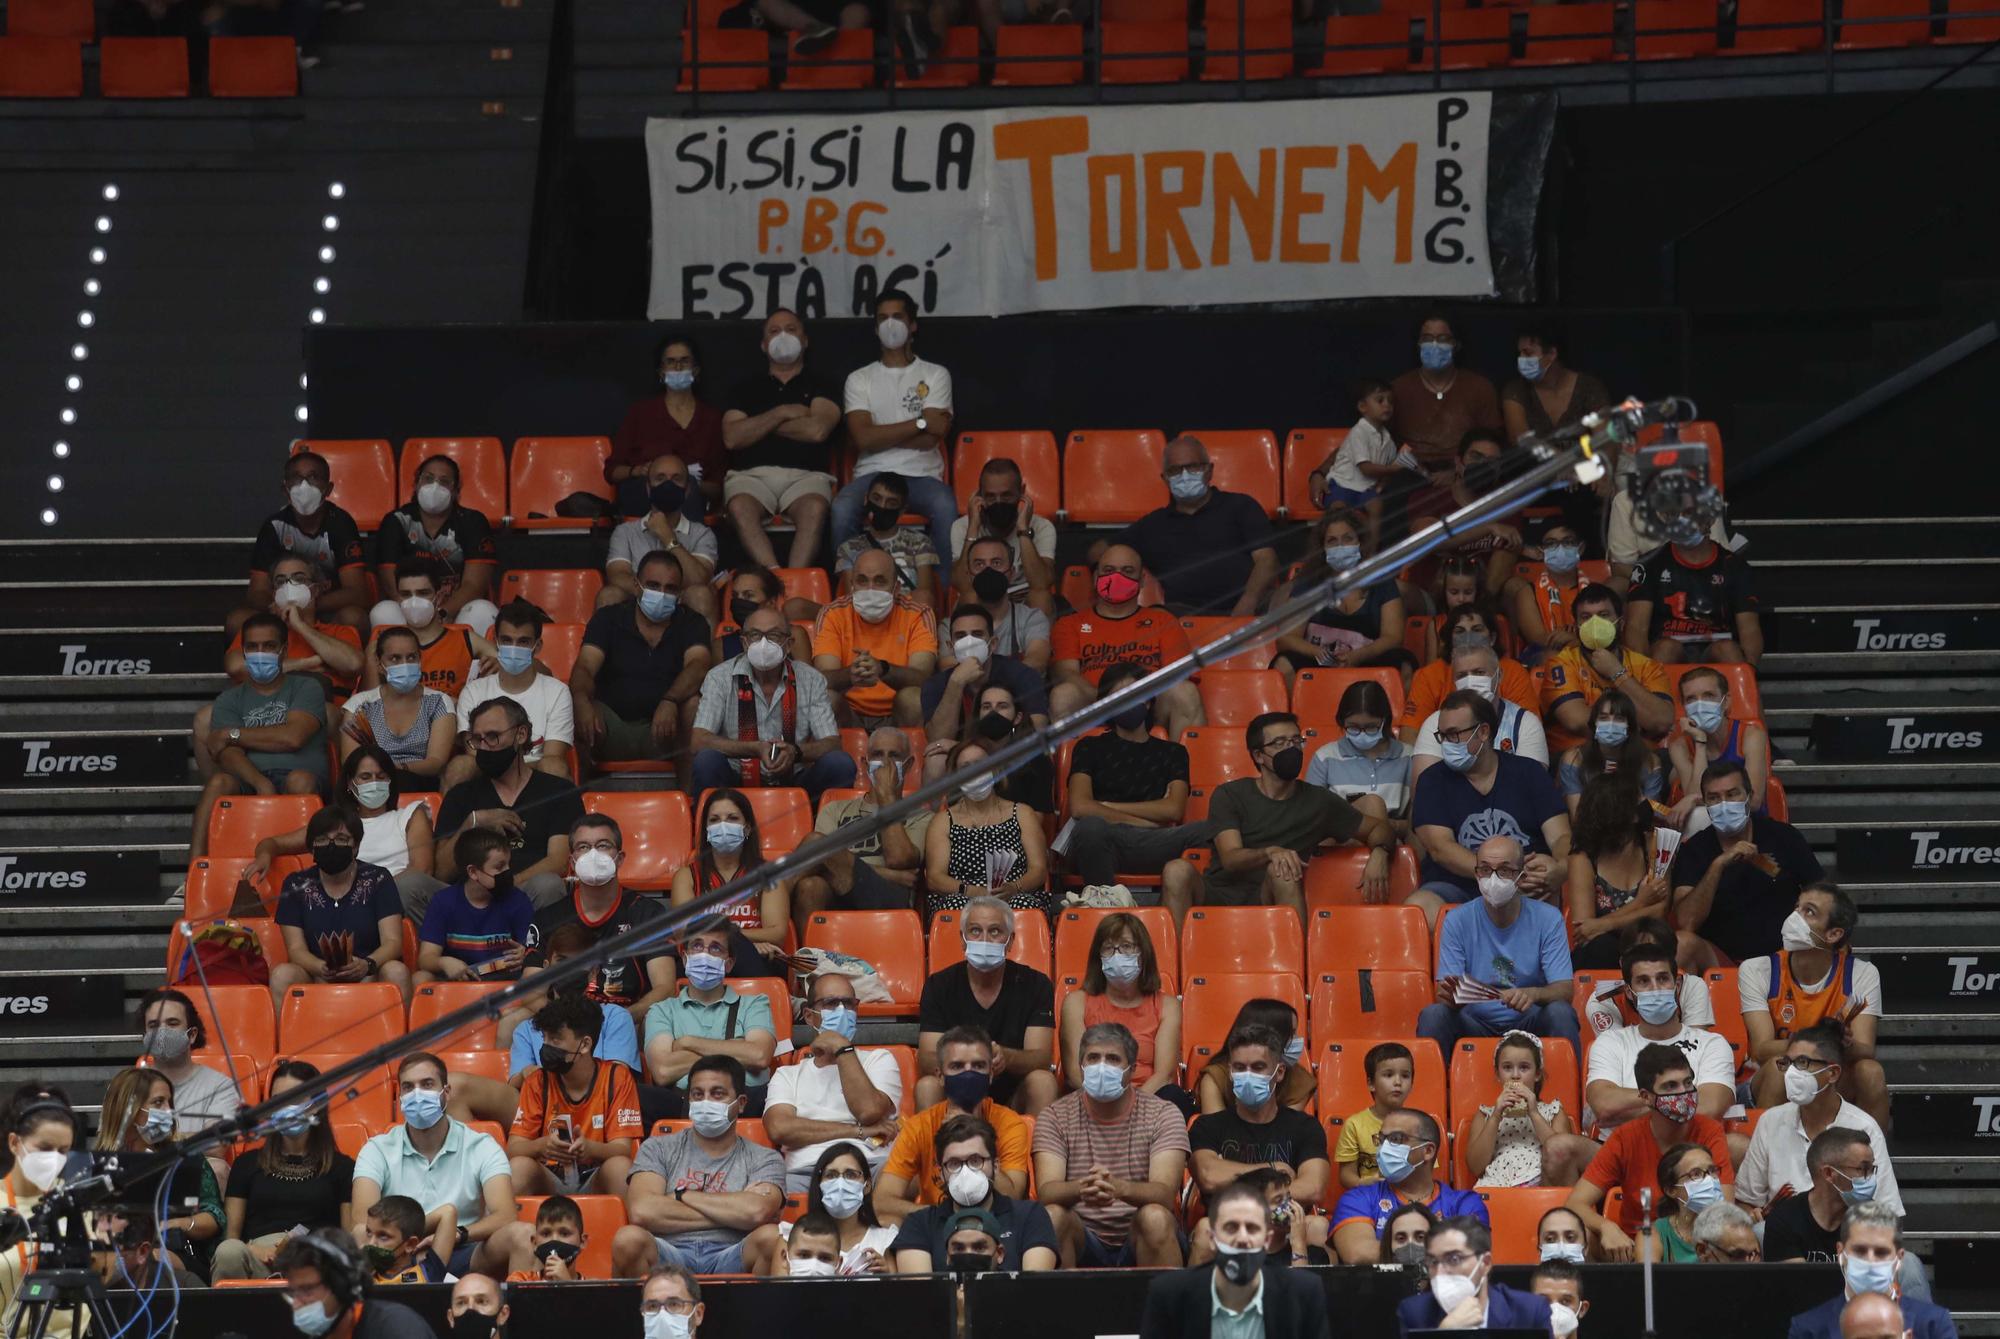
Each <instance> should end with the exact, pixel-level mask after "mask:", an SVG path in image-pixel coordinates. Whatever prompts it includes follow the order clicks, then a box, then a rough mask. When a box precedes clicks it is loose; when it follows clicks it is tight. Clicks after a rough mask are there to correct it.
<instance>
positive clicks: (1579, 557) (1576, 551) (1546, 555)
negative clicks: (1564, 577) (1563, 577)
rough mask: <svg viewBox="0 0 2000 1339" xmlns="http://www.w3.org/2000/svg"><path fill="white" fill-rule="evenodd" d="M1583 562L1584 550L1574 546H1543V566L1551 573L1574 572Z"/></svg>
mask: <svg viewBox="0 0 2000 1339" xmlns="http://www.w3.org/2000/svg"><path fill="white" fill-rule="evenodd" d="M1581 561H1583V550H1582V549H1580V548H1578V547H1577V546H1576V545H1574V544H1545V545H1543V546H1542V564H1543V565H1544V566H1545V567H1547V568H1548V569H1549V570H1550V571H1551V572H1574V571H1575V570H1576V565H1577V564H1578V563H1579V562H1581Z"/></svg>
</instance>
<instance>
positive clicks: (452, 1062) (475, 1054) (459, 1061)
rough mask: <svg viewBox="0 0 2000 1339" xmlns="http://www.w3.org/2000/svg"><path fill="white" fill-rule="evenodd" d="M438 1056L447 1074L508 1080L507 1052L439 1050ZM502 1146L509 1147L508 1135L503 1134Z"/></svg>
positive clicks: (501, 1081) (502, 1081) (495, 1080)
mask: <svg viewBox="0 0 2000 1339" xmlns="http://www.w3.org/2000/svg"><path fill="white" fill-rule="evenodd" d="M436 1054H437V1058H438V1059H440V1060H442V1061H444V1068H445V1073H446V1074H476V1075H478V1076H479V1077H480V1078H482V1079H491V1080H493V1081H494V1082H495V1083H505V1082H506V1081H507V1052H505V1051H500V1050H489V1051H438V1052H437V1053H436ZM499 1139H500V1147H502V1148H505V1147H507V1136H506V1135H504V1134H503V1135H501V1136H499Z"/></svg>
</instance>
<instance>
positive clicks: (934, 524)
mask: <svg viewBox="0 0 2000 1339" xmlns="http://www.w3.org/2000/svg"><path fill="white" fill-rule="evenodd" d="M903 477H904V480H905V481H906V482H907V483H908V484H909V485H910V500H909V502H908V504H907V506H908V509H909V510H911V511H914V512H922V513H923V517H924V519H925V520H926V521H927V522H929V523H930V533H931V547H932V548H935V549H936V550H937V551H938V560H939V561H940V562H942V563H944V564H945V565H946V566H947V567H949V566H950V565H951V523H952V522H953V521H955V520H957V519H958V494H956V493H954V492H952V491H951V485H950V484H948V483H946V482H945V481H944V480H942V479H927V478H922V477H919V476H916V475H905V476H903ZM873 482H875V476H874V474H873V473H869V474H860V475H856V476H855V479H854V482H853V483H851V484H849V485H847V487H845V488H843V489H841V490H840V491H839V492H838V493H836V494H834V496H833V547H834V548H836V549H837V548H839V547H840V546H841V544H842V543H844V542H845V541H847V540H849V539H852V538H853V537H854V536H856V535H858V534H860V533H861V509H862V508H863V507H865V506H866V505H867V504H868V485H869V484H871V483H873Z"/></svg>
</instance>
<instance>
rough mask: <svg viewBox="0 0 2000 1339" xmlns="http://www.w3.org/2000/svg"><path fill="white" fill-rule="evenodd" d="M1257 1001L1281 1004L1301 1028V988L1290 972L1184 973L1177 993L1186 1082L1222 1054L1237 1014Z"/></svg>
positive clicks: (1303, 1001) (1303, 1018) (1303, 1002)
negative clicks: (1182, 985)
mask: <svg viewBox="0 0 2000 1339" xmlns="http://www.w3.org/2000/svg"><path fill="white" fill-rule="evenodd" d="M1257 999H1273V1000H1283V1001H1284V1002H1285V1003H1286V1004H1289V1005H1291V1006H1292V1007H1293V1008H1294V1009H1296V1010H1298V1014H1299V1027H1300V1029H1301V1030H1302V1031H1303V1029H1304V1028H1305V1026H1306V992H1305V985H1304V983H1303V982H1302V981H1301V980H1300V979H1299V977H1297V976H1296V975H1294V974H1292V973H1291V972H1230V973H1219V974H1216V975H1213V976H1198V975H1196V974H1195V973H1193V972H1189V973H1188V978H1187V986H1186V988H1185V989H1183V990H1182V992H1181V1044H1182V1045H1183V1046H1184V1047H1186V1049H1187V1067H1188V1069H1187V1072H1188V1077H1189V1078H1190V1079H1192V1078H1193V1077H1194V1076H1195V1075H1196V1074H1197V1073H1199V1072H1200V1071H1201V1069H1202V1068H1203V1067H1204V1066H1206V1065H1207V1064H1209V1063H1210V1062H1211V1061H1213V1060H1214V1059H1215V1058H1216V1057H1217V1056H1219V1055H1220V1054H1221V1053H1222V1046H1223V1043H1224V1042H1225V1041H1227V1040H1228V1038H1229V1027H1230V1024H1232V1023H1234V1022H1235V1021H1236V1014H1237V1011H1238V1010H1240V1009H1241V1008H1242V1007H1243V1006H1244V1004H1245V1003H1246V1002H1248V1001H1250V1000H1257Z"/></svg>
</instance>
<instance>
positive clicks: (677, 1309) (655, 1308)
mask: <svg viewBox="0 0 2000 1339" xmlns="http://www.w3.org/2000/svg"><path fill="white" fill-rule="evenodd" d="M663 1311H664V1312H666V1313H667V1314H668V1315H670V1316H692V1315H693V1314H694V1303H693V1302H690V1301H688V1299H687V1298H685V1297H669V1298H668V1299H667V1300H666V1301H664V1302H641V1303H639V1314H640V1315H642V1316H657V1315H659V1314H660V1313H661V1312H663Z"/></svg>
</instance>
